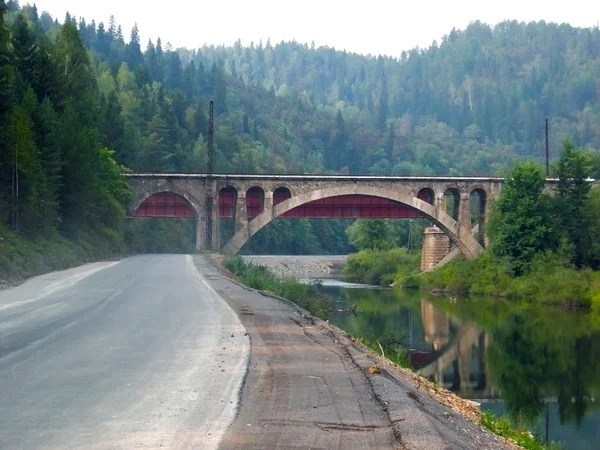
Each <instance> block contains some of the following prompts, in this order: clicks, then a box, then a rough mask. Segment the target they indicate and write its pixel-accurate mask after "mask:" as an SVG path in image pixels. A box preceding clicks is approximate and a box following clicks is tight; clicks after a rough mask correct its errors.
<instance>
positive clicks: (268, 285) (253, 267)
mask: <svg viewBox="0 0 600 450" xmlns="http://www.w3.org/2000/svg"><path fill="white" fill-rule="evenodd" d="M223 265H224V266H225V267H226V268H227V269H229V270H230V271H231V272H232V273H233V274H234V275H237V276H238V277H239V278H240V280H241V281H242V283H244V284H245V285H246V286H249V287H251V288H254V289H258V290H261V291H266V292H271V293H273V294H276V295H279V296H280V297H283V298H286V299H288V300H291V301H293V302H294V303H296V304H298V305H300V306H301V307H303V308H305V309H306V310H308V311H310V312H311V313H312V314H314V315H315V316H317V317H320V318H322V319H327V318H329V314H330V308H329V303H328V302H327V301H326V299H325V295H324V294H323V293H320V292H319V290H318V287H317V286H315V285H305V284H302V283H299V282H298V281H297V280H296V279H294V278H291V277H286V278H279V277H277V276H276V275H275V274H273V273H272V272H271V271H269V269H268V268H267V267H265V266H261V265H258V264H254V263H247V262H245V261H244V260H243V259H242V257H241V256H234V257H227V258H225V259H224V260H223Z"/></svg>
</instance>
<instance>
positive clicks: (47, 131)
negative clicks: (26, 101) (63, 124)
mask: <svg viewBox="0 0 600 450" xmlns="http://www.w3.org/2000/svg"><path fill="white" fill-rule="evenodd" d="M33 123H34V134H35V143H36V146H37V148H38V151H39V159H40V164H41V166H42V170H43V171H44V175H45V179H46V184H45V186H44V187H45V189H44V190H43V192H42V195H41V198H40V202H41V204H40V215H41V220H42V221H41V223H42V230H43V234H44V236H45V237H48V236H49V235H50V234H52V233H53V232H54V231H55V230H56V229H57V228H58V226H59V225H60V216H59V213H58V192H59V188H60V185H61V170H62V152H61V148H60V145H59V136H58V133H59V126H60V119H59V117H58V115H57V114H56V112H55V110H54V108H53V106H52V103H51V102H50V100H49V99H48V98H47V97H46V98H45V99H44V101H43V102H42V103H41V104H40V105H39V106H38V107H37V108H36V110H35V112H34V116H33Z"/></svg>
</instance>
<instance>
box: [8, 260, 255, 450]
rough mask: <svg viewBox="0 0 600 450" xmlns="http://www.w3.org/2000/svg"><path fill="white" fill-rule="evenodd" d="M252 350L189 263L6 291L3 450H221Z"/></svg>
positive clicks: (128, 263)
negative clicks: (218, 448) (222, 440)
mask: <svg viewBox="0 0 600 450" xmlns="http://www.w3.org/2000/svg"><path fill="white" fill-rule="evenodd" d="M248 355H249V339H248V336H246V335H245V329H244V327H243V326H242V324H241V323H240V321H239V319H238V317H237V316H236V314H235V313H234V312H233V311H232V309H231V308H230V307H229V306H228V305H227V304H226V303H225V302H224V301H223V300H222V299H221V298H220V297H219V296H218V295H217V294H216V293H215V291H213V290H212V288H210V287H209V286H208V284H207V283H206V281H205V279H204V277H203V276H202V275H200V274H199V273H198V271H197V270H196V268H195V266H194V264H193V261H192V258H191V257H190V256H183V255H177V256H175V255H173V256H171V255H168V256H138V257H133V258H128V259H125V260H123V261H121V262H118V263H105V264H92V265H87V266H83V267H81V268H78V269H74V270H70V271H66V272H61V273H54V274H49V275H46V276H43V277H38V278H35V279H33V280H30V281H29V282H27V283H25V284H23V285H22V286H19V287H17V288H14V289H10V290H7V291H3V292H0V449H11V450H12V449H28V450H29V449H71V448H73V449H76V448H85V449H135V448H202V449H210V448H216V446H217V445H218V442H219V441H220V439H221V437H222V436H223V434H224V433H225V431H226V429H227V427H228V426H229V425H230V424H231V422H232V421H233V419H234V416H235V414H236V411H237V408H238V399H239V396H240V392H241V385H242V381H243V378H244V375H245V373H246V368H247V364H248Z"/></svg>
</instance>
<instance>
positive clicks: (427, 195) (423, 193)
mask: <svg viewBox="0 0 600 450" xmlns="http://www.w3.org/2000/svg"><path fill="white" fill-rule="evenodd" d="M417 198H418V199H421V200H423V201H425V202H427V203H429V204H430V205H435V192H434V191H433V189H431V188H430V187H425V188H423V189H421V190H420V191H419V192H418V193H417Z"/></svg>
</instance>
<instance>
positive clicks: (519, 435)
mask: <svg viewBox="0 0 600 450" xmlns="http://www.w3.org/2000/svg"><path fill="white" fill-rule="evenodd" d="M480 421H481V425H483V426H484V427H485V428H487V429H488V430H490V431H491V432H492V433H494V434H497V435H498V436H502V437H504V438H506V439H510V440H512V441H514V442H515V443H516V444H517V445H519V446H520V447H522V448H524V449H526V450H545V449H556V448H557V447H556V446H551V447H546V446H545V445H543V444H541V443H539V442H538V440H536V438H535V437H534V436H533V434H531V432H530V431H528V430H526V429H525V430H523V429H514V428H513V425H512V424H511V422H510V420H509V419H508V418H506V417H503V418H501V419H498V418H496V417H495V416H494V414H493V413H492V412H491V411H485V412H483V413H482V414H481V418H480Z"/></svg>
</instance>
